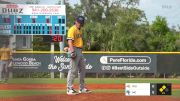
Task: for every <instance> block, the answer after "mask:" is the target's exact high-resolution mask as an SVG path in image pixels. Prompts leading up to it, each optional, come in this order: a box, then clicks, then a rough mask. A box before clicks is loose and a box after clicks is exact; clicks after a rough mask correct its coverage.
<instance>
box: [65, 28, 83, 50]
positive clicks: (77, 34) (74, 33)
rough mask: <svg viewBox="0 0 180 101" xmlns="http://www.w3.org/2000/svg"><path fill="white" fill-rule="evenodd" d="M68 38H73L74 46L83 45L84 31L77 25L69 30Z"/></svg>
mask: <svg viewBox="0 0 180 101" xmlns="http://www.w3.org/2000/svg"><path fill="white" fill-rule="evenodd" d="M67 39H68V40H73V46H74V47H79V48H82V47H83V40H82V31H81V30H79V29H78V28H77V27H76V26H75V25H74V26H72V27H71V28H70V29H69V30H68V35H67Z"/></svg>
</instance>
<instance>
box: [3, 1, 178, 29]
mask: <svg viewBox="0 0 180 101" xmlns="http://www.w3.org/2000/svg"><path fill="white" fill-rule="evenodd" d="M5 1H11V2H16V3H25V2H26V1H27V0H5ZM58 1H59V0H40V4H56V3H57V2H58ZM69 1H70V4H71V5H74V4H76V3H79V2H80V1H79V0H69ZM139 8H140V9H142V10H144V12H145V14H146V16H147V19H148V21H149V22H150V23H152V21H154V20H155V18H156V16H158V15H159V16H163V17H165V18H166V19H167V22H168V26H169V27H172V26H176V25H180V0H140V5H139Z"/></svg>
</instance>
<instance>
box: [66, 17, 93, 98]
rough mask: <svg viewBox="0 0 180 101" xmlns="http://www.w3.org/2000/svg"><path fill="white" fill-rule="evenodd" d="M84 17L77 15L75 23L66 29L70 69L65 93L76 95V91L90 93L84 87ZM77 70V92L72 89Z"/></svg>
mask: <svg viewBox="0 0 180 101" xmlns="http://www.w3.org/2000/svg"><path fill="white" fill-rule="evenodd" d="M84 20H85V19H84V17H83V16H78V17H77V18H76V20H75V24H74V25H73V26H72V27H71V28H70V29H69V30H68V35H67V41H68V47H69V51H70V53H71V61H70V65H71V69H70V70H69V71H68V75H67V94H68V95H76V94H78V93H90V92H91V91H90V90H88V89H87V88H86V87H85V82H84V78H85V66H86V65H85V59H84V57H83V54H82V48H83V39H82V35H83V34H82V27H83V25H84ZM78 72H79V84H80V85H79V92H77V91H76V90H74V88H73V82H74V79H75V77H76V75H77V74H78Z"/></svg>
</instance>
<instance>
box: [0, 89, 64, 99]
mask: <svg viewBox="0 0 180 101" xmlns="http://www.w3.org/2000/svg"><path fill="white" fill-rule="evenodd" d="M62 93H65V90H0V98H9V97H18V96H33V95H47V94H62Z"/></svg>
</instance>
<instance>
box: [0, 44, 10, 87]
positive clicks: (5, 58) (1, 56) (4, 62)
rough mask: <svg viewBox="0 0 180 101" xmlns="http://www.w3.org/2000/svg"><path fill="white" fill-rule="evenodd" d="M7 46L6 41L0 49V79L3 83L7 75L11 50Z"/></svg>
mask: <svg viewBox="0 0 180 101" xmlns="http://www.w3.org/2000/svg"><path fill="white" fill-rule="evenodd" d="M8 46H9V44H8V43H4V45H3V47H2V48H1V49H0V61H1V63H0V81H1V80H4V83H5V84H7V80H8V75H9V67H8V65H9V63H10V61H11V59H12V50H11V49H10V48H9V47H8ZM3 71H4V73H3ZM2 77H3V78H2Z"/></svg>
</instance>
